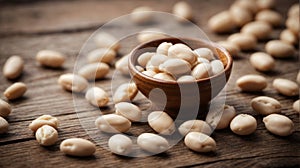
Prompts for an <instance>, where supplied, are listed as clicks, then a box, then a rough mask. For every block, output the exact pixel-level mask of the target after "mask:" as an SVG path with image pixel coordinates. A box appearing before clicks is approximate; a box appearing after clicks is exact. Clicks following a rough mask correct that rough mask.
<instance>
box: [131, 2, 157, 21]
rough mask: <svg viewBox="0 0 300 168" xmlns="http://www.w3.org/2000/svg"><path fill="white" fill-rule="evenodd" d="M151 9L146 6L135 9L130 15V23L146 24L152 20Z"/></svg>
mask: <svg viewBox="0 0 300 168" xmlns="http://www.w3.org/2000/svg"><path fill="white" fill-rule="evenodd" d="M151 11H153V10H152V8H150V7H148V6H140V7H137V8H135V9H133V11H132V12H131V14H130V18H131V20H132V22H134V23H136V24H146V23H149V22H150V21H151V20H152V16H153V15H152V13H151Z"/></svg>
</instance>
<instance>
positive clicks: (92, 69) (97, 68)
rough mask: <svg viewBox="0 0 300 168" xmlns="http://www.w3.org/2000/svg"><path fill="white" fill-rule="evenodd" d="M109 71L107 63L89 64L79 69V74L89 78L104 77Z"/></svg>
mask: <svg viewBox="0 0 300 168" xmlns="http://www.w3.org/2000/svg"><path fill="white" fill-rule="evenodd" d="M108 72H109V66H108V65H107V64H106V63H102V62H99V63H92V64H87V65H85V66H83V67H82V68H80V69H79V71H78V74H79V75H81V76H82V77H84V78H85V79H87V80H96V79H103V78H104V77H105V76H106V75H107V74H108Z"/></svg>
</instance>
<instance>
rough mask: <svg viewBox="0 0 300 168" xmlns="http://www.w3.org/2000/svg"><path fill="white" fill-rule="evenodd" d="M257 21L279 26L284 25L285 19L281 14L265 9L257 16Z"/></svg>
mask: <svg viewBox="0 0 300 168" xmlns="http://www.w3.org/2000/svg"><path fill="white" fill-rule="evenodd" d="M255 20H258V21H263V22H267V23H269V24H270V25H272V26H279V25H280V24H281V23H282V20H283V18H282V16H281V14H280V13H278V12H276V11H273V10H269V9H265V10H262V11H260V12H258V13H257V14H256V16H255Z"/></svg>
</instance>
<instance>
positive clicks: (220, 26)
mask: <svg viewBox="0 0 300 168" xmlns="http://www.w3.org/2000/svg"><path fill="white" fill-rule="evenodd" d="M208 27H209V28H210V30H212V31H213V32H216V33H226V32H230V31H232V30H233V29H234V28H235V23H234V21H233V19H232V17H231V15H230V12H229V11H223V12H220V13H217V14H216V15H214V16H212V17H211V18H210V19H209V20H208Z"/></svg>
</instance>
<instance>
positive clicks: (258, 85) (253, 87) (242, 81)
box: [236, 75, 267, 92]
mask: <svg viewBox="0 0 300 168" xmlns="http://www.w3.org/2000/svg"><path fill="white" fill-rule="evenodd" d="M236 85H237V86H238V87H239V88H240V89H241V90H242V91H246V92H255V91H262V90H263V89H265V88H266V87H267V80H266V78H265V77H263V76H261V75H244V76H242V77H240V78H239V79H237V81H236Z"/></svg>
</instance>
